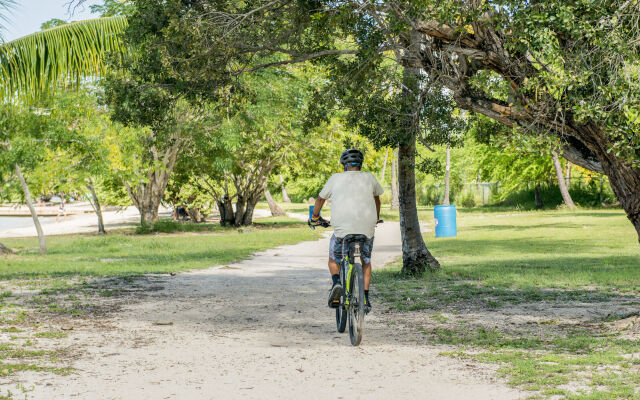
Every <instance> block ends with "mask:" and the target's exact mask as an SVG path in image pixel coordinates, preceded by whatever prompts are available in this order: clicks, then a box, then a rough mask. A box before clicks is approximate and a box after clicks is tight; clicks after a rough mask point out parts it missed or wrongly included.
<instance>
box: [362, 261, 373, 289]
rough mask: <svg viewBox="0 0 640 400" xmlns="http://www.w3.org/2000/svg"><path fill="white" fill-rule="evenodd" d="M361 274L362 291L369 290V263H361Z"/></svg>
mask: <svg viewBox="0 0 640 400" xmlns="http://www.w3.org/2000/svg"><path fill="white" fill-rule="evenodd" d="M362 274H363V275H364V290H369V283H370V282H371V261H369V262H368V263H364V261H363V263H362Z"/></svg>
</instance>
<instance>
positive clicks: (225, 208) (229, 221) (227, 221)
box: [218, 195, 236, 226]
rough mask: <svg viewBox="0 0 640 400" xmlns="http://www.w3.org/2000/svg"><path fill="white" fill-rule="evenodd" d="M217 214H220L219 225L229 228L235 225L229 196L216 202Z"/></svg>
mask: <svg viewBox="0 0 640 400" xmlns="http://www.w3.org/2000/svg"><path fill="white" fill-rule="evenodd" d="M218 212H219V213H220V225H222V226H231V225H233V224H235V222H236V218H235V215H234V214H233V205H232V204H231V199H230V198H229V196H227V195H225V196H224V197H223V198H222V199H221V200H220V201H218Z"/></svg>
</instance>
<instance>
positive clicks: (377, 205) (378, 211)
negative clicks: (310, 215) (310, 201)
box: [314, 196, 380, 219]
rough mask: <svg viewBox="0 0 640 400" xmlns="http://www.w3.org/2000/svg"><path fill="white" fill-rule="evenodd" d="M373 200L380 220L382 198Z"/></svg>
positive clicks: (375, 197) (374, 197) (377, 197)
mask: <svg viewBox="0 0 640 400" xmlns="http://www.w3.org/2000/svg"><path fill="white" fill-rule="evenodd" d="M373 200H375V202H376V212H377V213H378V219H380V196H373ZM314 210H315V208H314Z"/></svg>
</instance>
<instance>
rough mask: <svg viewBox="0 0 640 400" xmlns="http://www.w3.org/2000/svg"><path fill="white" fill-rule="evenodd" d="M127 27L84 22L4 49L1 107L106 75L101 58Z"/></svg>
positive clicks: (6, 0)
mask: <svg viewBox="0 0 640 400" xmlns="http://www.w3.org/2000/svg"><path fill="white" fill-rule="evenodd" d="M14 4H15V3H14V2H13V1H12V0H2V1H0V20H2V21H5V22H6V21H7V11H8V10H10V8H11V7H12V6H13V5H14ZM124 26H126V20H125V19H124V18H122V17H114V18H111V19H104V20H91V21H83V22H77V23H73V24H67V25H62V26H56V27H52V28H49V29H45V30H43V31H40V32H36V33H33V34H31V35H27V36H25V37H22V38H19V39H16V40H13V41H11V42H8V43H2V44H0V65H1V66H2V67H0V96H1V97H2V99H3V102H7V101H13V102H16V101H17V102H20V103H22V104H25V103H26V104H25V105H29V104H35V103H36V102H37V101H38V99H39V98H40V97H42V95H43V94H50V93H51V92H52V90H53V89H54V88H55V87H56V84H57V83H58V82H62V83H69V82H79V81H80V78H81V77H82V76H84V75H95V74H100V73H102V72H103V71H104V64H103V59H102V56H103V55H104V52H105V51H118V50H120V46H119V40H118V38H117V33H118V32H120V31H122V29H123V27H124ZM0 28H1V26H0ZM10 110H14V111H15V110H16V109H15V108H10ZM5 147H7V148H10V147H11V143H9V142H8V141H6V142H5ZM18 161H20V160H14V161H13V166H14V169H15V171H16V173H17V174H18V175H19V176H22V172H21V169H20V167H19V165H18ZM23 178H24V177H23ZM23 178H22V179H20V181H21V183H22V181H25V184H23V185H22V186H23V188H26V189H25V198H26V199H28V198H29V197H30V196H29V194H28V193H27V191H28V186H27V185H26V180H24V179H23ZM30 210H31V213H32V217H33V218H34V223H35V225H36V229H37V230H38V235H39V238H40V248H41V252H44V251H46V247H45V244H44V243H45V241H44V235H43V234H42V232H41V231H42V229H41V228H40V229H39V225H40V223H39V221H38V218H37V215H35V210H34V209H33V207H30Z"/></svg>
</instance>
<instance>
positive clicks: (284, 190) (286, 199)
mask: <svg viewBox="0 0 640 400" xmlns="http://www.w3.org/2000/svg"><path fill="white" fill-rule="evenodd" d="M278 175H279V176H280V187H281V189H282V201H284V202H285V203H291V199H290V198H289V195H288V194H287V188H286V187H285V185H284V179H283V178H282V172H280V173H279V174H278Z"/></svg>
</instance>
